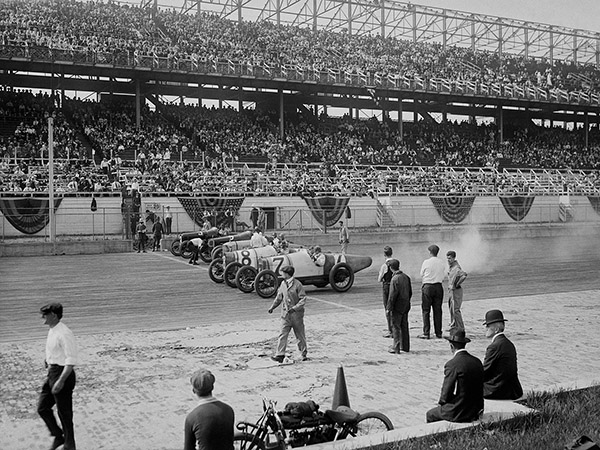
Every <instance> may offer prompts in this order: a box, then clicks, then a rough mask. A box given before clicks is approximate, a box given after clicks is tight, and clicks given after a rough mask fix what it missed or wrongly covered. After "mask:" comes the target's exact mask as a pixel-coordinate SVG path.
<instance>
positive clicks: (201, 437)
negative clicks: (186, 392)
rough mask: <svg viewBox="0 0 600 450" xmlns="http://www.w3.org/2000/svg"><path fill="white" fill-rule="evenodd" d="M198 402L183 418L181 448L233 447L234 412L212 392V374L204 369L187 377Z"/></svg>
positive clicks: (218, 449)
mask: <svg viewBox="0 0 600 450" xmlns="http://www.w3.org/2000/svg"><path fill="white" fill-rule="evenodd" d="M190 383H191V384H192V391H193V392H194V394H196V396H197V397H198V399H199V400H200V402H199V405H198V406H196V408H195V409H194V410H193V411H192V412H190V413H189V414H188V415H187V417H186V418H185V426H184V445H183V449H184V450H196V449H200V450H233V434H234V420H235V415H234V413H233V409H232V408H231V406H229V405H227V404H226V403H223V402H222V401H219V400H217V399H216V398H215V397H213V395H212V391H213V386H214V384H215V376H214V375H213V374H212V373H211V372H210V371H209V370H207V369H200V370H197V371H196V372H194V373H193V374H192V376H191V378H190Z"/></svg>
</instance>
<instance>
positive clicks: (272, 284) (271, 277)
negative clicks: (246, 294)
mask: <svg viewBox="0 0 600 450" xmlns="http://www.w3.org/2000/svg"><path fill="white" fill-rule="evenodd" d="M278 287H279V280H278V279H277V275H276V274H275V272H273V271H272V270H268V269H266V270H261V271H260V272H259V273H258V275H256V278H255V279H254V288H255V289H256V293H257V294H258V295H260V296H261V297H262V298H270V297H273V296H274V295H275V294H276V293H277V288H278Z"/></svg>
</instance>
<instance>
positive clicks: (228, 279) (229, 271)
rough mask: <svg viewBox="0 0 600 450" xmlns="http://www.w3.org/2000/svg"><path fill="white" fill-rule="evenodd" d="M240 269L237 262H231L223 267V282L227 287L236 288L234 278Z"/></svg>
mask: <svg viewBox="0 0 600 450" xmlns="http://www.w3.org/2000/svg"><path fill="white" fill-rule="evenodd" d="M240 267H242V265H241V264H240V263H239V262H237V261H234V262H231V263H229V264H227V265H226V266H225V271H224V272H223V279H224V280H225V284H226V285H227V286H229V287H232V288H235V287H237V285H236V284H235V276H236V274H237V271H238V269H239V268H240Z"/></svg>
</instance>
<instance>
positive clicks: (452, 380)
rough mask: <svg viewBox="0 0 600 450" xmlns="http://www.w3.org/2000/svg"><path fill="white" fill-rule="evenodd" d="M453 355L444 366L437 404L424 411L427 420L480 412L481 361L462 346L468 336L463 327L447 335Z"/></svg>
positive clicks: (469, 416)
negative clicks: (440, 391)
mask: <svg viewBox="0 0 600 450" xmlns="http://www.w3.org/2000/svg"><path fill="white" fill-rule="evenodd" d="M445 339H447V340H448V341H449V342H450V348H451V349H452V352H453V354H454V356H453V357H452V359H451V360H449V361H448V362H447V363H446V365H445V366H444V383H443V385H442V393H441V395H440V400H439V402H438V403H439V405H438V406H436V407H435V408H432V409H430V410H429V411H427V415H426V419H427V423H429V422H437V421H440V420H447V421H449V422H472V421H474V420H477V419H478V418H479V416H480V415H481V413H482V412H483V365H482V364H481V361H480V360H479V359H478V358H476V357H475V356H473V355H471V354H469V353H468V352H467V350H466V349H465V346H466V345H467V343H468V342H471V340H470V339H469V338H467V337H466V336H465V332H464V330H457V331H455V332H454V333H453V334H451V335H450V336H448V337H446V338H445Z"/></svg>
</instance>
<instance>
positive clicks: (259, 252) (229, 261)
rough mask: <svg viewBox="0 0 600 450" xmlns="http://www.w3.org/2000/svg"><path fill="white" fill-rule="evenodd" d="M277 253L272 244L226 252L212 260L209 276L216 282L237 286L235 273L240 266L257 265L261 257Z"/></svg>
mask: <svg viewBox="0 0 600 450" xmlns="http://www.w3.org/2000/svg"><path fill="white" fill-rule="evenodd" d="M275 255H277V250H276V249H275V247H273V246H272V245H265V246H264V247H258V248H245V249H243V250H237V251H235V252H225V253H223V257H222V258H219V259H214V260H212V262H211V263H210V265H209V266H208V276H209V277H210V279H211V280H213V281H214V282H215V283H223V282H225V283H226V284H227V285H228V286H230V287H236V284H235V275H236V273H237V271H238V269H239V268H240V267H245V266H250V267H257V265H258V261H260V259H261V258H265V257H269V256H275ZM254 270H256V269H254Z"/></svg>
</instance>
